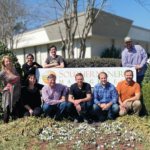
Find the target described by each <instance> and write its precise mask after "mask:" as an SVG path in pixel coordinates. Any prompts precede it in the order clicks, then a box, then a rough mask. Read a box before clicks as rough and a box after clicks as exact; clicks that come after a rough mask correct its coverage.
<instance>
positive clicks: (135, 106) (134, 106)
mask: <svg viewBox="0 0 150 150" xmlns="http://www.w3.org/2000/svg"><path fill="white" fill-rule="evenodd" d="M141 108H142V105H141V102H140V101H139V100H135V101H133V102H127V103H126V112H124V111H122V110H121V109H120V112H119V115H120V116H124V115H127V113H128V111H133V113H134V115H137V116H139V113H140V111H141Z"/></svg>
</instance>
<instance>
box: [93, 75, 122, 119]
mask: <svg viewBox="0 0 150 150" xmlns="http://www.w3.org/2000/svg"><path fill="white" fill-rule="evenodd" d="M98 78H99V80H100V83H98V84H97V85H96V86H95V87H94V92H93V93H94V105H93V112H94V114H95V115H97V116H98V118H99V121H100V122H103V121H104V118H105V117H106V115H107V114H108V115H107V119H113V118H114V116H115V114H117V113H118V112H119V106H118V104H116V103H117V101H118V94H117V91H116V88H115V86H114V85H113V84H111V83H109V82H107V74H106V73H105V72H101V73H99V75H98Z"/></svg>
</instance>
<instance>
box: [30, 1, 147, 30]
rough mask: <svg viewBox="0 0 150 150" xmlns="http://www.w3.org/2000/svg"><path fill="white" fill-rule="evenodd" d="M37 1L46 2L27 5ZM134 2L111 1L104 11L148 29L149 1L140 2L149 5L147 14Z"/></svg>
mask: <svg viewBox="0 0 150 150" xmlns="http://www.w3.org/2000/svg"><path fill="white" fill-rule="evenodd" d="M37 1H38V2H40V3H41V2H43V1H46V0H31V1H29V3H30V4H32V6H33V5H34V6H35V5H37ZM50 1H51V0H50ZM83 1H84V0H83ZM85 1H86V0H85ZM97 1H99V0H97ZM136 1H137V0H112V3H111V4H110V5H108V6H107V7H105V9H104V11H107V12H109V13H112V14H114V15H117V16H120V17H124V18H127V19H131V20H133V25H135V26H139V27H143V28H146V29H150V0H141V1H146V3H149V5H146V8H147V9H148V10H149V12H148V11H147V10H146V9H145V8H144V7H142V6H141V5H140V4H139V3H137V2H136ZM34 6H33V7H34ZM42 24H43V23H42V22H41V23H40V25H41V26H42Z"/></svg>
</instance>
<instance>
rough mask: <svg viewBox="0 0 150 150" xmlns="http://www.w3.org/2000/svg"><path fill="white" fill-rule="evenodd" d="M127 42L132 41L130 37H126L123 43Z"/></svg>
mask: <svg viewBox="0 0 150 150" xmlns="http://www.w3.org/2000/svg"><path fill="white" fill-rule="evenodd" d="M129 41H132V39H131V37H129V36H127V37H125V38H124V42H129Z"/></svg>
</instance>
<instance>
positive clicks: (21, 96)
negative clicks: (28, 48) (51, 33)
mask: <svg viewBox="0 0 150 150" xmlns="http://www.w3.org/2000/svg"><path fill="white" fill-rule="evenodd" d="M125 46H126V48H125V50H124V51H123V52H122V65H123V67H135V69H136V70H137V82H138V83H139V84H138V83H136V82H134V81H133V72H132V71H131V70H126V71H125V80H124V81H121V82H119V83H118V85H117V87H116V88H115V87H114V85H113V84H111V83H109V82H107V73H105V72H101V73H99V75H98V79H99V80H100V83H99V84H97V85H96V86H95V87H94V90H93V94H92V92H91V86H90V84H88V83H85V82H83V81H84V77H83V75H82V74H81V73H77V74H76V76H75V80H76V83H75V84H73V85H71V87H70V90H69V96H68V97H67V95H68V89H67V87H66V86H65V85H62V84H57V83H56V76H55V75H53V74H50V75H49V76H48V78H47V81H48V85H45V86H43V85H40V84H38V83H37V79H36V76H35V70H36V68H63V67H64V61H63V58H62V57H61V56H59V55H56V52H57V48H56V46H54V45H52V46H51V47H50V48H49V50H50V53H51V56H49V57H48V58H47V59H46V61H45V63H44V65H43V67H42V66H41V65H39V64H38V63H36V62H33V61H34V56H33V55H32V54H29V55H27V63H25V64H24V65H23V66H22V70H23V72H24V78H23V84H22V86H21V85H20V76H19V74H18V73H17V71H16V69H15V68H13V67H12V65H13V60H12V59H11V58H10V57H9V56H4V57H3V59H2V62H1V65H2V70H1V72H0V80H1V81H3V88H2V89H0V90H1V92H2V107H3V110H4V122H5V123H7V122H8V120H9V115H10V114H11V113H12V112H15V114H16V115H17V116H19V114H18V113H19V111H18V108H20V104H21V105H22V106H23V108H24V113H23V116H30V115H34V116H36V117H40V115H41V113H42V112H44V113H45V115H46V116H51V114H54V115H55V119H56V120H59V119H60V117H61V115H62V114H63V113H68V114H70V115H71V116H72V117H73V118H74V122H76V123H77V122H79V118H80V117H82V118H83V120H84V121H85V122H88V121H89V120H88V116H89V114H92V115H96V116H97V117H98V119H99V121H104V120H105V119H106V118H107V119H113V118H114V117H115V116H116V115H117V114H118V113H119V115H120V116H123V115H126V114H127V113H128V111H130V110H131V111H133V113H134V114H135V115H137V116H138V115H139V112H140V110H141V102H140V101H139V99H140V86H141V81H142V80H143V77H144V74H145V72H146V69H147V66H146V62H147V54H146V52H145V50H144V49H143V48H142V47H141V46H139V45H132V40H131V38H130V37H126V38H125ZM40 90H42V98H43V101H42V100H41V94H40ZM66 99H67V100H66ZM20 102H21V103H20Z"/></svg>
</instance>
